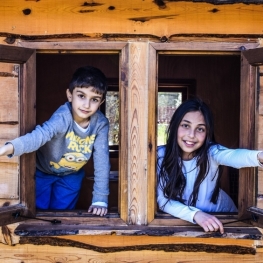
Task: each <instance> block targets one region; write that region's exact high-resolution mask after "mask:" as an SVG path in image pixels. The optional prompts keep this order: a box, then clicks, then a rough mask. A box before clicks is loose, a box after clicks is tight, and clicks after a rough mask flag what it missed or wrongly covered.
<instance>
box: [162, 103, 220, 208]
mask: <svg viewBox="0 0 263 263" xmlns="http://www.w3.org/2000/svg"><path fill="white" fill-rule="evenodd" d="M193 111H199V112H201V113H202V114H203V116H204V120H205V124H206V139H205V141H204V144H203V145H202V146H201V147H200V148H199V149H197V150H196V152H195V153H194V157H195V158H197V165H196V168H195V169H197V172H198V175H197V178H196V181H195V183H194V188H193V192H192V193H191V195H190V198H189V200H183V192H184V189H185V185H186V179H185V176H184V174H183V172H182V165H183V164H182V151H181V148H180V147H179V146H178V143H177V131H178V127H179V125H180V123H181V121H182V119H183V117H184V116H185V114H187V113H188V112H193ZM214 144H216V141H215V137H214V121H213V116H212V112H211V111H210V109H209V107H208V106H207V105H206V104H205V103H204V102H203V101H201V100H200V99H198V98H195V99H189V100H187V101H185V102H183V103H182V104H181V105H180V106H179V107H178V108H177V109H176V111H175V113H174V114H173V116H172V119H171V122H170V125H169V128H168V131H167V144H166V150H165V154H164V158H163V161H162V163H161V166H160V167H159V168H160V170H159V171H160V172H159V175H158V180H159V185H160V186H161V188H162V190H163V193H164V196H165V197H166V198H167V199H168V201H167V202H169V200H171V199H172V200H177V201H180V202H182V203H185V204H187V205H189V206H195V205H196V201H197V198H198V192H199V188H200V185H201V183H202V182H203V180H204V179H205V178H206V176H207V174H208V172H209V166H210V164H209V158H208V151H209V148H210V147H211V146H212V145H214ZM158 158H159V157H158ZM221 170H222V169H221V168H220V169H219V176H218V178H217V182H216V187H215V189H214V192H213V194H212V197H211V200H210V201H211V202H213V203H214V204H216V203H217V199H218V194H219V189H220V188H219V187H220V185H219V181H220V176H221V173H222V172H221ZM186 201H188V202H187V203H186Z"/></svg>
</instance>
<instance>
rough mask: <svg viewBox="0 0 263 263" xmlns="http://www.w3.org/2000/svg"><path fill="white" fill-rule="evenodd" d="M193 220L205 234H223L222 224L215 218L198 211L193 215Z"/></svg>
mask: <svg viewBox="0 0 263 263" xmlns="http://www.w3.org/2000/svg"><path fill="white" fill-rule="evenodd" d="M194 220H195V222H196V223H197V224H198V225H199V226H201V227H202V228H203V229H204V231H205V232H210V231H218V230H219V231H220V233H221V234H224V227H223V224H222V223H221V222H220V221H219V220H218V219H217V218H216V217H215V216H212V215H210V214H207V213H205V212H202V211H198V212H196V213H195V216H194Z"/></svg>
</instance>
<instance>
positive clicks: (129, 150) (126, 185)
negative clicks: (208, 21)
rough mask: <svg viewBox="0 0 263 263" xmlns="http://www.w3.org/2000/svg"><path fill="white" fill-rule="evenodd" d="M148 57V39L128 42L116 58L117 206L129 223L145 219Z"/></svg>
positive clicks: (122, 216)
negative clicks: (118, 103)
mask: <svg viewBox="0 0 263 263" xmlns="http://www.w3.org/2000/svg"><path fill="white" fill-rule="evenodd" d="M152 53H153V52H151V54H152ZM150 57H152V56H150V53H149V43H148V42H130V43H128V44H127V46H126V47H125V48H124V49H123V50H122V56H121V62H120V65H121V70H120V72H121V73H120V74H121V76H120V79H121V85H120V98H121V110H120V112H121V141H120V146H121V147H120V148H121V150H120V181H121V183H120V195H119V196H121V198H122V200H121V202H120V205H119V207H120V209H121V211H120V214H121V218H122V219H123V220H124V221H126V222H127V223H129V224H136V225H146V224H147V222H148V219H147V210H148V202H149V200H148V177H149V174H148V158H149V156H148V145H149V142H148V139H149V138H148V123H149V112H148V111H149V108H148V105H149V85H148V84H149V79H148V78H149V69H151V70H152V69H155V67H149V65H150V63H153V64H156V61H155V60H154V61H152V62H150V61H149V58H150ZM155 73H156V72H155ZM151 75H153V74H151ZM153 97H154V96H152V97H151V98H153ZM151 119H152V118H151ZM125 147H126V148H125ZM151 187H152V186H151Z"/></svg>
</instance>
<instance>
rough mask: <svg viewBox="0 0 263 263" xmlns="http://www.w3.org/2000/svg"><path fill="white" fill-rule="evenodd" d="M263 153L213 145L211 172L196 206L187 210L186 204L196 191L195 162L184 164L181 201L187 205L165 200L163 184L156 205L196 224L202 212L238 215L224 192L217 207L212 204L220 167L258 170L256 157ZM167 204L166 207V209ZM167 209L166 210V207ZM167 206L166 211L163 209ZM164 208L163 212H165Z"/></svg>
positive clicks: (160, 153)
mask: <svg viewBox="0 0 263 263" xmlns="http://www.w3.org/2000/svg"><path fill="white" fill-rule="evenodd" d="M165 149H166V147H165V146H160V147H159V148H158V152H157V155H158V164H157V176H158V175H159V172H160V167H161V163H162V160H163V157H164V154H165ZM259 152H260V151H255V150H246V149H235V150H233V149H228V148H226V147H223V146H221V145H213V146H211V147H210V149H209V154H208V158H209V164H210V169H209V172H208V174H207V176H206V178H205V179H204V181H203V182H202V183H201V185H200V188H199V192H198V198H197V202H196V206H195V207H193V206H188V205H187V202H188V200H189V198H190V195H191V193H192V191H193V187H194V183H195V180H196V178H197V175H198V171H199V168H197V167H196V162H197V160H196V158H193V159H191V160H188V161H184V160H183V161H182V164H183V168H182V169H183V174H184V176H185V178H186V186H185V189H184V193H183V196H182V198H183V199H184V200H187V201H186V204H183V203H181V202H179V201H175V200H170V201H169V202H168V203H167V200H168V199H167V198H166V197H165V196H164V193H163V190H162V189H161V186H160V183H159V184H158V185H157V202H158V205H159V207H160V209H162V210H163V211H164V212H166V213H168V214H170V215H173V216H175V217H178V218H181V219H183V220H186V221H189V222H191V223H195V221H194V216H195V214H196V212H197V211H203V212H237V208H236V206H235V204H234V202H233V201H232V199H231V198H230V197H229V196H228V195H227V194H226V193H225V192H224V191H223V190H222V189H220V191H219V196H218V201H217V203H216V204H214V203H212V202H210V199H211V196H212V194H213V190H214V188H215V185H216V181H217V177H218V166H219V165H225V166H230V167H234V168H243V167H257V166H262V165H261V164H260V162H259V161H258V158H257V155H258V153H259ZM165 204H166V205H165ZM164 205H165V206H164ZM163 206H164V207H163ZM162 207H163V208H162Z"/></svg>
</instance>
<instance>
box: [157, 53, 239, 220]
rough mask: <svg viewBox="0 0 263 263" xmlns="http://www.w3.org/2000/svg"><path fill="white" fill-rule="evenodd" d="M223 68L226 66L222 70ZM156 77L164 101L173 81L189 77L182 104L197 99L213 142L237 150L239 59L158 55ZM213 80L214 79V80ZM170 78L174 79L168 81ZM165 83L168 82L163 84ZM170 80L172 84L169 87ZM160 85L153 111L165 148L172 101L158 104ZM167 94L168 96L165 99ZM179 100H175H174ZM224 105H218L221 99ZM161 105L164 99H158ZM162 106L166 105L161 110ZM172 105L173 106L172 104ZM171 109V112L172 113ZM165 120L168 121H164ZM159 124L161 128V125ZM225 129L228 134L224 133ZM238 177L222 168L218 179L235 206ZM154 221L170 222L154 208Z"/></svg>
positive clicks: (160, 143)
mask: <svg viewBox="0 0 263 263" xmlns="http://www.w3.org/2000/svg"><path fill="white" fill-rule="evenodd" d="M225 65H226V66H225ZM158 76H159V84H160V83H167V82H168V83H169V85H168V87H167V85H166V87H165V89H166V90H165V93H166V94H167V97H168V96H169V95H170V94H169V92H176V87H178V88H179V87H180V85H179V84H180V83H178V85H176V80H177V79H178V80H180V79H183V80H187V79H188V78H189V77H191V80H192V79H194V81H193V80H192V83H193V82H194V85H190V88H189V87H186V92H185V93H183V94H182V101H181V102H183V101H184V100H186V99H187V98H190V97H193V96H197V97H200V98H202V99H203V100H204V101H205V102H207V103H208V104H209V106H210V108H211V110H212V112H213V115H214V120H215V131H216V134H215V136H216V140H217V141H218V142H219V143H220V144H222V145H224V146H226V147H229V148H238V147H239V129H240V127H239V112H240V105H239V100H236V98H237V97H238V98H239V97H240V55H231V56H229V55H194V56H191V55H178V54H176V55H168V54H160V55H159V57H158ZM215 76H217V77H216V78H215ZM171 77H173V78H174V79H173V80H172V79H171ZM167 80H168V81H167ZM171 80H172V82H173V84H174V85H175V87H173V84H171ZM161 88H162V87H161V85H159V86H158V109H157V112H158V113H157V136H158V139H157V146H159V145H163V144H165V140H166V138H165V135H163V134H164V133H165V131H166V130H167V128H168V125H169V121H170V119H171V117H172V115H173V112H174V110H175V108H176V107H178V106H179V105H180V103H179V100H177V101H178V105H171V104H173V103H172V102H171V101H173V98H170V99H168V100H167V102H161V101H162V100H161V96H164V95H163V91H162V89H161ZM168 94H169V95H168ZM178 98H179V96H178ZM220 98H222V100H224V103H223V104H222V103H221V101H222V100H221V99H220ZM162 99H163V101H165V99H164V97H163V98H162ZM162 103H164V104H166V105H165V106H163V105H162ZM174 104H175V103H174ZM173 108H174V109H173ZM166 120H169V121H166ZM162 122H163V123H164V124H162ZM226 127H228V131H226ZM238 173H239V171H238V170H236V169H234V168H231V169H228V168H227V167H224V172H223V176H222V179H221V188H222V189H223V190H224V191H225V192H227V194H228V195H230V197H231V198H232V199H233V201H234V203H235V204H236V205H237V203H238ZM156 212H157V213H156V218H159V217H160V216H161V217H163V216H164V218H169V219H172V217H171V216H170V215H168V214H164V213H162V212H160V211H159V208H158V205H157V211H156Z"/></svg>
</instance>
